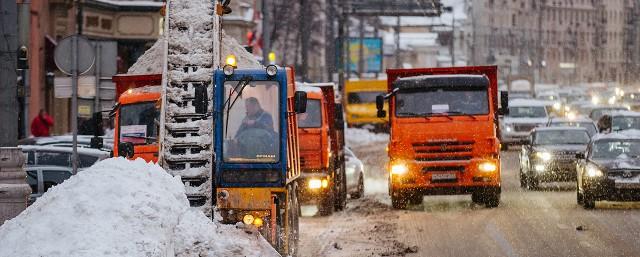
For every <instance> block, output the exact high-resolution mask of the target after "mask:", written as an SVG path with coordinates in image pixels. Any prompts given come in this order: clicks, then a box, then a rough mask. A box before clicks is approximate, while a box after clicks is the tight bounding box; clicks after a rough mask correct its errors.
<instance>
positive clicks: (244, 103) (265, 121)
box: [222, 81, 280, 163]
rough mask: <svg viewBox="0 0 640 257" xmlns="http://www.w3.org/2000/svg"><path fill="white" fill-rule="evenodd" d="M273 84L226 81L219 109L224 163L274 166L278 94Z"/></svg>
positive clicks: (277, 126) (277, 131) (277, 142)
mask: <svg viewBox="0 0 640 257" xmlns="http://www.w3.org/2000/svg"><path fill="white" fill-rule="evenodd" d="M278 87H279V85H278V83H277V82H275V81H227V82H226V83H225V93H224V96H225V97H224V102H223V104H224V107H223V132H224V140H225V141H224V145H223V147H222V151H223V153H222V155H223V158H224V161H226V162H237V163H256V162H258V163H260V162H261V163H275V162H278V158H279V147H280V141H279V134H280V129H279V125H278V124H280V123H279V118H280V116H279V113H280V108H279V90H278Z"/></svg>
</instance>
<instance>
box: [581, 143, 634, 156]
mask: <svg viewBox="0 0 640 257" xmlns="http://www.w3.org/2000/svg"><path fill="white" fill-rule="evenodd" d="M623 155H625V156H627V157H632V158H638V157H640V140H598V141H596V142H595V143H594V145H593V147H592V148H591V158H594V159H614V158H618V157H621V156H623Z"/></svg>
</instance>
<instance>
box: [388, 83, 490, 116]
mask: <svg viewBox="0 0 640 257" xmlns="http://www.w3.org/2000/svg"><path fill="white" fill-rule="evenodd" d="M395 101H396V105H395V108H396V115H397V116H398V117H414V116H433V115H441V114H447V115H451V116H455V115H482V114H488V113H489V102H488V100H487V89H486V87H451V86H448V87H425V88H420V89H404V90H400V92H399V93H397V94H396V97H395Z"/></svg>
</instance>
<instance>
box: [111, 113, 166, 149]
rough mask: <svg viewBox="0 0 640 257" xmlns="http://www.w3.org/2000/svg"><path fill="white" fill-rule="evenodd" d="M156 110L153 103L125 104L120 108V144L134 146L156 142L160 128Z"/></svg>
mask: <svg viewBox="0 0 640 257" xmlns="http://www.w3.org/2000/svg"><path fill="white" fill-rule="evenodd" d="M159 115H160V112H158V109H157V108H156V103H155V102H146V103H138V104H127V105H123V106H122V107H120V121H119V124H118V125H119V134H120V136H119V137H120V142H129V143H133V144H136V145H142V144H152V143H155V142H157V136H158V128H159V126H160V122H159Z"/></svg>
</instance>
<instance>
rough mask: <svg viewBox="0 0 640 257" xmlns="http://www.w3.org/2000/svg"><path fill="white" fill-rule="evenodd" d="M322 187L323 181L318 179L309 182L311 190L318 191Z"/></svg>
mask: <svg viewBox="0 0 640 257" xmlns="http://www.w3.org/2000/svg"><path fill="white" fill-rule="evenodd" d="M321 187H322V180H320V179H317V178H312V179H310V180H309V188H310V189H318V188H321Z"/></svg>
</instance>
